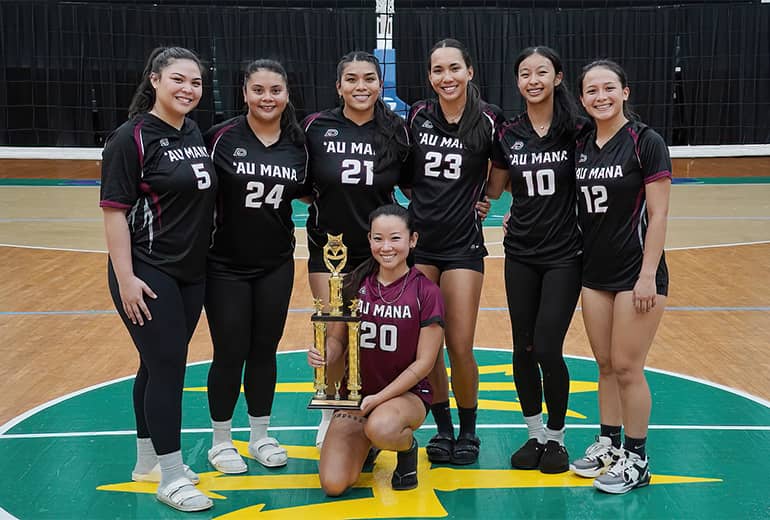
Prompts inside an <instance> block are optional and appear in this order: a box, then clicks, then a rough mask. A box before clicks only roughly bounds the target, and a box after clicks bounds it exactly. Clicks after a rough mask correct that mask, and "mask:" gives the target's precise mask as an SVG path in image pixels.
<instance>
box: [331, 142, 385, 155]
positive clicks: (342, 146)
mask: <svg viewBox="0 0 770 520" xmlns="http://www.w3.org/2000/svg"><path fill="white" fill-rule="evenodd" d="M348 145H350V153H354V154H359V155H372V156H374V155H376V154H375V153H374V148H372V144H371V143H349V142H347V141H324V148H326V153H347V148H348Z"/></svg>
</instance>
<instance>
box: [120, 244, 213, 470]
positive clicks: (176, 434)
mask: <svg viewBox="0 0 770 520" xmlns="http://www.w3.org/2000/svg"><path fill="white" fill-rule="evenodd" d="M133 264H134V274H135V275H136V276H137V277H138V278H140V279H141V280H143V281H144V282H145V283H146V284H147V285H148V286H149V287H150V288H151V289H152V290H153V291H154V292H155V294H157V295H158V298H157V299H155V300H153V299H152V298H149V297H147V296H145V297H144V301H145V303H146V304H147V307H148V308H149V309H150V314H151V315H152V320H149V321H148V320H145V321H144V326H142V327H140V326H139V325H134V324H133V323H131V321H130V320H129V319H128V317H127V316H126V314H125V312H124V311H123V304H122V302H121V299H120V289H119V287H118V281H117V278H116V277H115V271H114V270H113V268H112V262H109V263H108V266H107V282H108V284H109V287H110V294H111V295H112V301H113V302H114V303H115V307H116V308H117V309H118V314H119V315H120V317H121V319H122V320H123V324H124V325H125V326H126V328H127V329H128V333H129V334H130V335H131V339H132V340H134V345H136V349H137V350H138V351H139V370H138V371H137V373H136V379H135V380H134V415H135V416H136V432H137V436H138V437H140V438H143V439H146V438H148V437H150V438H152V444H153V446H154V447H155V452H156V453H157V454H158V455H166V454H168V453H173V452H175V451H179V450H180V449H181V444H180V433H181V429H182V390H183V388H184V373H185V365H186V362H187V347H188V345H189V343H190V338H191V337H192V335H193V332H194V331H195V326H196V325H197V324H198V319H200V315H201V308H202V307H203V292H204V288H203V285H204V284H203V282H200V283H195V284H183V283H181V282H179V281H178V280H176V279H174V278H172V277H171V276H169V275H167V274H166V273H164V272H162V271H160V270H158V269H157V268H155V267H153V266H151V265H149V264H146V263H144V262H141V261H139V260H136V259H134V261H133Z"/></svg>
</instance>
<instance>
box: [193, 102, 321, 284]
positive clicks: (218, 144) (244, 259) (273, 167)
mask: <svg viewBox="0 0 770 520" xmlns="http://www.w3.org/2000/svg"><path fill="white" fill-rule="evenodd" d="M205 140H206V143H207V144H208V146H209V150H211V160H212V161H213V162H214V167H215V168H216V171H217V177H218V178H219V189H218V191H217V203H216V212H215V219H214V233H213V234H212V241H211V249H210V250H209V274H210V275H214V276H218V277H226V278H230V277H233V276H234V277H241V276H246V277H249V276H255V275H258V274H259V273H261V272H264V271H265V270H270V269H272V268H274V267H276V266H278V265H280V264H282V263H284V262H286V261H287V260H288V259H290V258H291V257H292V256H293V254H294V244H295V239H294V223H293V222H292V219H291V214H292V208H291V201H292V200H294V199H296V198H299V197H301V196H302V195H303V194H304V190H305V171H306V167H307V152H306V150H305V147H304V145H302V144H300V145H297V144H295V143H293V142H292V141H291V139H290V138H289V137H288V135H286V133H285V132H284V133H282V134H281V137H280V139H279V140H278V141H277V142H275V143H274V144H272V145H270V146H267V147H266V146H265V145H264V144H262V142H261V141H260V140H259V139H258V138H257V137H256V136H255V135H254V132H253V131H252V130H251V127H250V126H249V123H248V121H247V120H246V116H243V115H241V116H238V117H235V118H233V119H230V120H229V121H225V122H224V123H220V124H218V125H216V126H214V127H212V128H211V129H210V130H209V131H208V132H206V135H205Z"/></svg>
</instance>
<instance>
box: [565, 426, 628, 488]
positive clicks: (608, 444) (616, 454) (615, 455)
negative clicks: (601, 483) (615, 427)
mask: <svg viewBox="0 0 770 520" xmlns="http://www.w3.org/2000/svg"><path fill="white" fill-rule="evenodd" d="M622 456H623V450H621V449H620V448H615V447H613V446H612V439H610V438H609V437H602V436H597V437H596V442H594V443H593V444H591V445H590V446H589V447H588V448H586V452H585V455H583V457H582V458H579V459H577V460H573V461H572V463H571V464H570V465H569V469H570V470H572V472H573V473H575V474H576V475H579V476H581V477H586V478H595V477H598V476H599V475H601V474H603V473H605V472H606V471H607V470H608V469H609V467H610V466H611V465H612V463H613V462H615V461H617V460H619V459H620V458H621V457H622Z"/></svg>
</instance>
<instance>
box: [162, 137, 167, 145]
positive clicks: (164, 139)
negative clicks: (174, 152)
mask: <svg viewBox="0 0 770 520" xmlns="http://www.w3.org/2000/svg"><path fill="white" fill-rule="evenodd" d="M160 145H161V146H168V138H166V137H164V138H163V139H161V140H160Z"/></svg>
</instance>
